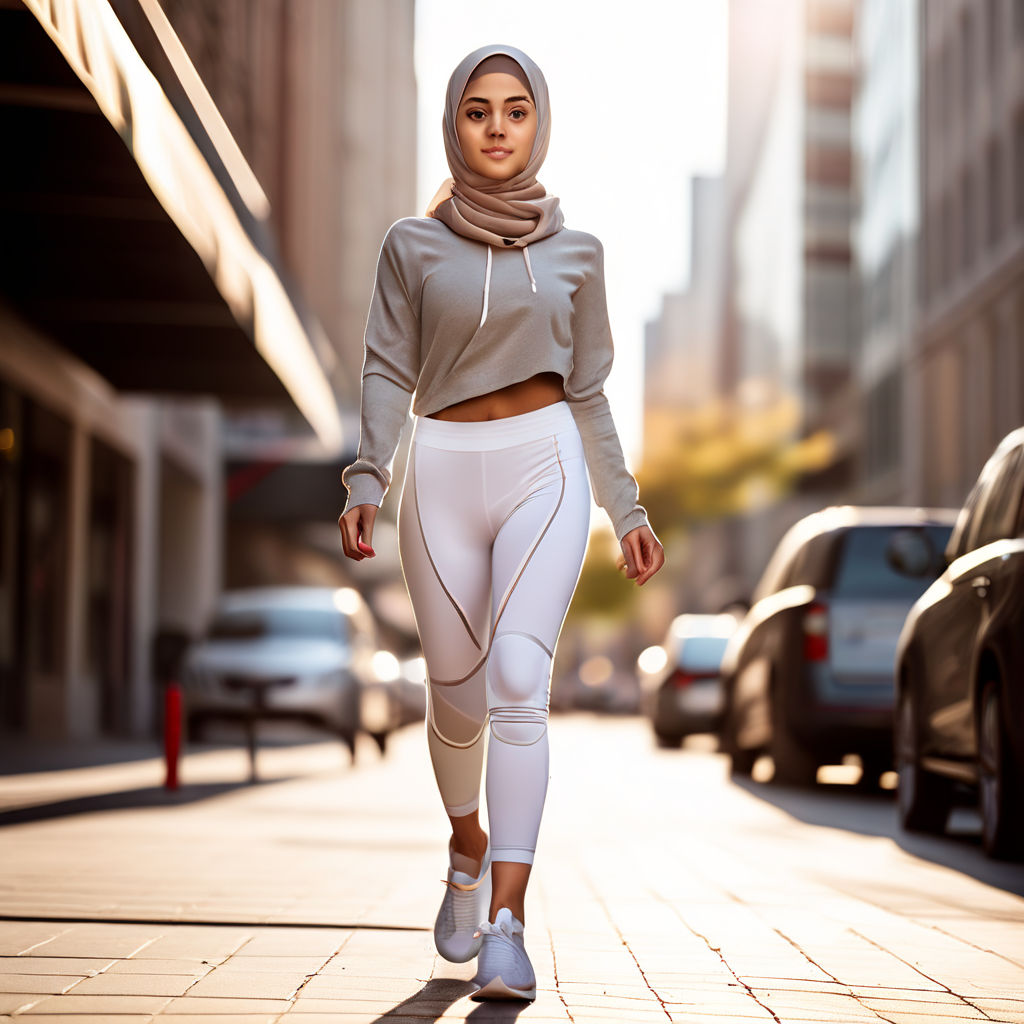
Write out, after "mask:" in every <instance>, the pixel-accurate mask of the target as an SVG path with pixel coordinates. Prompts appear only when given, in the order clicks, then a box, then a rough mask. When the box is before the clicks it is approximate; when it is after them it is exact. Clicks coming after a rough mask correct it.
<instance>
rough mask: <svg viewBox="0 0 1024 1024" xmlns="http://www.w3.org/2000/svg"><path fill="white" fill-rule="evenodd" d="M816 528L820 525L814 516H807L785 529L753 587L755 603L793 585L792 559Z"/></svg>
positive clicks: (798, 554) (813, 534)
mask: <svg viewBox="0 0 1024 1024" xmlns="http://www.w3.org/2000/svg"><path fill="white" fill-rule="evenodd" d="M818 529H820V527H819V526H818V524H817V521H816V519H815V517H808V518H807V519H802V520H800V521H799V522H797V523H796V524H794V525H793V526H791V527H790V528H789V529H788V530H787V531H786V533H785V534H784V535H783V537H782V540H780V541H779V543H778V544H777V545H776V546H775V550H774V551H773V552H772V556H771V558H769V559H768V565H767V566H766V567H765V570H764V572H763V573H762V574H761V579H760V580H759V581H758V584H757V587H756V588H755V589H754V594H753V599H754V601H755V603H756V602H757V601H760V600H762V599H763V598H765V597H768V596H769V595H770V594H775V593H778V591H780V590H783V589H784V588H786V587H791V586H793V584H792V583H791V582H790V580H791V579H792V578H793V569H794V559H796V558H798V557H799V556H800V553H801V552H802V551H803V550H804V548H805V547H806V545H807V542H808V538H813V537H814V536H815V533H816V531H817V530H818Z"/></svg>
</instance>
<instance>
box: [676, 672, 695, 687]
mask: <svg viewBox="0 0 1024 1024" xmlns="http://www.w3.org/2000/svg"><path fill="white" fill-rule="evenodd" d="M696 678H697V677H696V676H692V675H690V674H689V673H688V672H681V671H680V670H679V669H676V671H675V672H673V673H672V685H673V686H675V687H676V688H677V689H680V690H681V689H682V688H683V687H684V686H689V685H690V683H692V682H693V681H694V679H696Z"/></svg>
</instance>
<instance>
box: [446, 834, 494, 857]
mask: <svg viewBox="0 0 1024 1024" xmlns="http://www.w3.org/2000/svg"><path fill="white" fill-rule="evenodd" d="M452 849H453V850H454V851H455V852H456V853H457V854H459V855H460V856H462V857H468V858H469V859H470V860H475V861H482V860H483V859H484V855H485V854H486V853H487V833H486V832H484V831H482V830H481V831H480V832H479V833H478V834H477V835H475V836H466V835H457V834H455V833H454V832H453V833H452Z"/></svg>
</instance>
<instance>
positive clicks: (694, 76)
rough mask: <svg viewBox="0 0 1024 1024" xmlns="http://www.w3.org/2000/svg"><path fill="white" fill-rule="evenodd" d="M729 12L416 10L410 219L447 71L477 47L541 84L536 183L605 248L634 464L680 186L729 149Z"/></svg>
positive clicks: (437, 2) (589, 5)
mask: <svg viewBox="0 0 1024 1024" xmlns="http://www.w3.org/2000/svg"><path fill="white" fill-rule="evenodd" d="M726 10H727V7H726V0H631V2H630V3H623V0H516V2H514V3H500V2H496V0H416V76H417V82H418V88H419V202H418V207H419V211H420V212H422V211H423V209H424V208H425V207H426V205H427V203H428V202H429V200H430V199H431V197H432V196H433V195H434V193H435V192H436V191H437V187H438V185H440V183H441V181H442V180H443V179H444V178H446V177H447V176H448V173H449V172H448V165H447V163H446V161H445V156H444V145H443V143H442V140H441V116H442V112H443V109H444V94H445V87H446V86H447V83H448V77H449V76H450V75H451V72H452V70H453V69H454V67H455V65H456V64H458V62H459V61H460V60H461V59H462V58H463V57H464V56H465V55H466V54H467V53H469V52H470V51H471V50H475V49H476V48H477V47H478V46H483V45H485V44H487V43H508V44H510V45H512V46H517V47H519V49H521V50H524V51H525V52H526V53H528V54H529V55H530V56H531V57H532V58H533V59H534V60H535V61H536V62H537V64H538V65H540V67H541V69H542V70H543V71H544V75H545V77H546V78H547V82H548V90H549V92H550V95H551V110H552V129H551V145H550V147H549V149H548V156H547V160H546V161H545V163H544V167H543V168H542V170H541V173H540V175H539V176H538V177H539V180H540V181H541V182H542V183H543V184H544V185H545V187H546V188H547V190H548V191H549V192H551V193H553V194H554V195H557V196H559V198H560V199H561V204H562V210H563V212H564V214H565V220H566V225H567V226H568V227H573V228H578V229H580V230H584V231H590V232H592V233H593V234H595V235H597V236H598V237H599V238H600V239H601V241H602V242H603V243H604V248H605V273H606V277H607V286H608V308H609V313H610V316H611V323H612V331H613V333H614V336H615V349H616V359H615V369H614V370H613V371H612V376H611V378H610V379H609V382H608V386H607V392H608V395H609V398H610V400H611V403H612V408H613V410H614V413H615V418H616V422H617V423H618V426H619V433H620V435H621V437H622V442H623V446H624V448H625V449H626V451H627V452H628V453H630V455H631V457H632V458H633V459H634V461H635V458H636V456H638V455H639V445H640V438H641V408H640V406H641V401H642V373H643V365H642V363H643V330H644V323H645V321H647V320H649V319H651V318H652V317H653V316H655V315H656V314H657V312H658V309H659V304H660V296H661V295H662V293H663V292H665V291H671V290H676V289H678V288H680V287H682V286H683V285H684V283H685V279H686V274H687V273H688V267H687V261H688V258H689V252H688V246H689V241H688V239H689V223H690V214H689V188H690V186H689V179H690V176H691V175H693V174H715V173H719V172H720V171H721V168H722V163H723V160H724V150H725V89H726V85H725V52H726V17H727V15H726Z"/></svg>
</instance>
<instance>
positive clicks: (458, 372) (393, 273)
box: [342, 217, 647, 540]
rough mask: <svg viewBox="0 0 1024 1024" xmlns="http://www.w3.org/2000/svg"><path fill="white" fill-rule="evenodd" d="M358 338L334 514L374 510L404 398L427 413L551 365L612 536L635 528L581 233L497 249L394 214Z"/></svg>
mask: <svg viewBox="0 0 1024 1024" xmlns="http://www.w3.org/2000/svg"><path fill="white" fill-rule="evenodd" d="M365 340H366V355H365V358H364V361H363V381H362V386H363V390H362V408H361V415H360V433H359V451H358V456H357V459H356V461H355V462H353V463H352V465H351V466H348V467H347V468H346V469H345V471H344V473H343V474H342V480H343V481H344V483H345V485H346V486H347V487H348V490H349V498H348V504H347V506H346V507H347V508H351V507H353V506H355V505H363V504H369V505H377V506H379V505H380V503H381V501H382V500H383V498H384V494H385V493H386V491H387V489H388V487H389V485H390V483H391V464H392V462H393V460H394V456H395V451H396V449H397V448H398V441H399V438H400V436H401V432H402V428H403V426H404V425H405V421H406V418H407V416H408V412H409V406H410V403H411V404H412V409H413V412H414V413H415V414H416V415H417V416H429V415H430V414H431V413H435V412H439V411H440V410H441V409H445V408H447V407H448V406H450V405H454V404H455V403H456V402H461V401H464V400H465V399H467V398H474V397H476V396H478V395H483V394H487V393H489V392H491V391H497V390H498V389H499V388H503V387H507V386H508V385H510V384H515V383H518V382H519V381H523V380H527V379H528V378H530V377H533V376H534V375H535V374H538V373H544V372H554V373H557V374H560V375H561V377H562V380H563V381H564V385H565V394H566V398H567V399H568V401H569V408H570V409H571V410H572V414H573V418H574V419H575V421H576V425H577V427H578V428H579V432H580V436H581V437H582V439H583V450H584V455H585V457H586V461H587V469H588V470H589V472H590V480H591V485H592V487H593V491H594V497H595V498H596V500H597V503H598V504H599V505H600V506H601V507H602V508H603V509H604V510H605V511H606V512H607V513H608V516H609V518H610V519H611V522H612V526H613V527H614V529H615V535H616V537H618V538H619V539H620V540H621V539H622V538H623V537H624V536H625V535H626V534H627V533H628V532H629V531H630V530H632V529H635V528H636V527H637V526H641V525H643V524H645V523H646V522H647V513H646V512H645V511H644V509H643V507H642V506H641V505H639V504H638V503H637V486H636V481H635V480H634V479H633V477H632V476H631V475H630V474H629V472H628V471H627V469H626V465H625V462H624V460H623V456H622V447H621V445H620V444H619V438H618V435H617V433H616V431H615V424H614V422H613V420H612V414H611V409H610V408H609V407H608V399H607V398H606V397H605V394H604V391H603V390H602V389H603V386H604V381H605V378H606V377H607V376H608V371H609V370H610V369H611V365H612V336H611V329H610V327H609V324H608V310H607V304H606V300H605V288H604V252H603V249H602V247H601V243H600V241H598V239H597V238H595V237H594V236H593V235H588V234H586V233H585V232H583V231H570V230H567V229H565V228H563V229H562V230H560V231H558V232H556V233H555V234H553V235H549V236H547V237H546V238H543V239H541V240H540V241H537V242H533V243H532V244H530V245H528V246H524V247H513V246H511V245H510V246H509V247H508V248H506V249H499V248H497V247H495V246H491V245H486V244H484V243H481V242H476V241H472V240H470V239H468V238H464V237H462V236H461V235H458V234H456V233H455V232H454V231H452V230H451V229H450V228H448V227H447V226H446V225H444V224H443V223H441V221H438V220H434V219H433V218H429V217H407V218H404V219H403V220H399V221H396V222H395V223H394V224H393V225H392V226H391V228H390V229H389V230H388V233H387V235H386V236H385V238H384V243H383V245H382V246H381V251H380V257H379V259H378V261H377V279H376V283H375V285H374V290H373V299H372V300H371V302H370V311H369V316H368V317H367V323H366V339H365ZM414 396H415V397H414Z"/></svg>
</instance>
